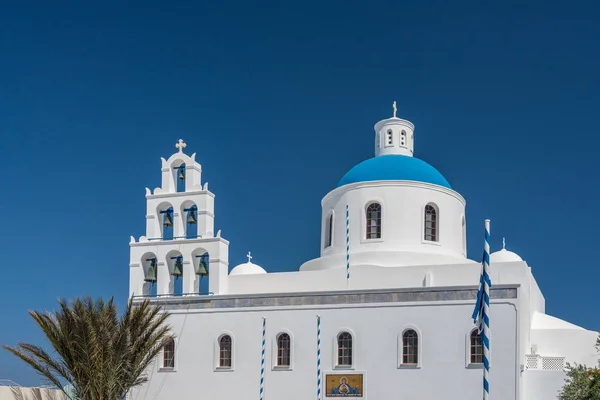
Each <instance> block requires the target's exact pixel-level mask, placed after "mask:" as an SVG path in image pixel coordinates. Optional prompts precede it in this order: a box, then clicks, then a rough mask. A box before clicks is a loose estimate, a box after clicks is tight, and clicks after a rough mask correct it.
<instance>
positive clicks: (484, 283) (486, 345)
mask: <svg viewBox="0 0 600 400" xmlns="http://www.w3.org/2000/svg"><path fill="white" fill-rule="evenodd" d="M483 249H484V250H483V261H482V265H481V275H480V277H479V290H478V291H477V303H476V304H475V310H473V321H474V322H475V325H476V326H477V329H478V330H479V334H480V336H481V344H482V346H483V399H484V400H488V399H489V396H490V384H489V375H490V314H489V311H490V287H492V281H491V279H490V220H489V219H486V220H485V244H484V247H483Z"/></svg>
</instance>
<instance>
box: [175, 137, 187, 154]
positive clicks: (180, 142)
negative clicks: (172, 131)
mask: <svg viewBox="0 0 600 400" xmlns="http://www.w3.org/2000/svg"><path fill="white" fill-rule="evenodd" d="M175 147H177V148H178V149H179V152H180V153H183V149H185V148H186V147H187V144H185V142H184V141H183V139H179V142H177V144H176V145H175Z"/></svg>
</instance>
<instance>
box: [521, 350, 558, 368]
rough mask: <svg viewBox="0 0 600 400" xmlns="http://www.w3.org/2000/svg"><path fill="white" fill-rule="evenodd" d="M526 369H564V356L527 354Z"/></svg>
mask: <svg viewBox="0 0 600 400" xmlns="http://www.w3.org/2000/svg"><path fill="white" fill-rule="evenodd" d="M525 369H527V370H530V369H533V370H539V371H564V370H565V358H564V357H543V356H540V355H539V354H526V355H525Z"/></svg>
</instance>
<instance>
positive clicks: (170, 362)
mask: <svg viewBox="0 0 600 400" xmlns="http://www.w3.org/2000/svg"><path fill="white" fill-rule="evenodd" d="M163 368H175V342H174V341H173V340H170V341H169V342H168V343H167V344H165V347H164V348H163Z"/></svg>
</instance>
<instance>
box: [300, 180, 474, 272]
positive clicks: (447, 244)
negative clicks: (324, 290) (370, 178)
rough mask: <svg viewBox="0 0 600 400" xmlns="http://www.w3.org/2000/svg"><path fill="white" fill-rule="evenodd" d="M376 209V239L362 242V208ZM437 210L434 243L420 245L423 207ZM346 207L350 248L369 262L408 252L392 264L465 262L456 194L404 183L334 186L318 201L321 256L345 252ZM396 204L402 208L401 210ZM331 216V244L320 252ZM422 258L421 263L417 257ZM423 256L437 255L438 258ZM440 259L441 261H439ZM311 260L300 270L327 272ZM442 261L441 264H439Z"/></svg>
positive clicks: (323, 264)
mask: <svg viewBox="0 0 600 400" xmlns="http://www.w3.org/2000/svg"><path fill="white" fill-rule="evenodd" d="M373 202H377V203H379V204H380V205H381V209H382V211H381V239H367V238H366V230H367V227H366V207H367V206H368V205H369V204H370V203H373ZM427 204H434V205H435V207H436V208H437V210H438V211H437V218H438V223H437V224H438V233H437V234H438V240H437V241H436V242H430V241H426V240H424V230H425V223H424V215H425V206H426V205H427ZM346 205H348V210H349V214H350V224H349V227H350V249H351V252H352V253H354V254H357V253H363V252H368V253H369V258H370V259H371V260H373V261H374V262H379V263H383V262H384V261H385V259H380V258H379V257H377V256H376V255H375V253H380V252H407V253H413V256H412V257H410V258H404V257H401V256H400V257H395V260H396V261H395V262H394V264H393V265H422V264H440V263H459V262H461V261H463V262H464V261H466V257H465V241H464V240H463V228H462V218H463V216H464V213H465V200H464V199H463V198H462V197H461V196H460V195H459V194H458V193H456V192H455V191H453V190H451V189H447V188H444V187H441V186H437V185H431V184H427V183H419V182H409V181H393V182H390V181H375V182H362V183H354V184H350V185H345V186H342V187H339V188H337V189H335V190H333V191H331V192H330V193H329V194H327V195H326V196H325V197H324V198H323V201H322V214H321V249H322V251H321V255H322V256H323V257H326V256H329V255H334V254H345V253H346ZM400 205H401V206H400ZM331 212H333V215H334V222H333V235H332V237H333V241H332V242H333V243H332V245H331V246H330V247H327V248H324V245H325V236H326V235H325V231H326V229H327V228H328V223H327V218H328V215H329V214H330V213H331ZM421 253H423V254H424V258H422V259H420V258H419V257H418V255H419V254H421ZM428 255H436V256H438V257H437V258H432V257H429V258H427V256H428ZM440 257H445V258H442V259H440ZM322 261H323V262H320V260H318V259H317V260H312V261H309V262H307V263H305V264H304V265H303V266H302V267H301V268H300V269H301V270H307V269H324V268H330V264H329V263H327V261H326V260H322ZM444 261H445V262H444Z"/></svg>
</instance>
